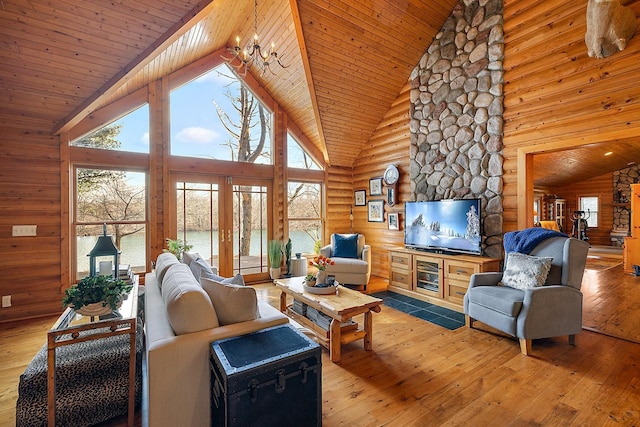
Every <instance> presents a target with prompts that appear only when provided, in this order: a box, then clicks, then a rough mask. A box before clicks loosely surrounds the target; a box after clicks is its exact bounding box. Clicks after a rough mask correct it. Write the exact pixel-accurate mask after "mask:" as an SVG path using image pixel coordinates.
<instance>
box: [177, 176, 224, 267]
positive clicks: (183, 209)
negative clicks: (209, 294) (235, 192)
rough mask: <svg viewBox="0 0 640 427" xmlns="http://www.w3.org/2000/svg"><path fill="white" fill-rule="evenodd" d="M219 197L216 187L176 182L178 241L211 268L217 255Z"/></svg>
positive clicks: (214, 264)
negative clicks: (189, 246)
mask: <svg viewBox="0 0 640 427" xmlns="http://www.w3.org/2000/svg"><path fill="white" fill-rule="evenodd" d="M218 196H219V191H218V184H207V183H189V182H178V183H177V197H176V199H177V200H176V202H177V203H176V205H177V219H178V228H177V229H178V238H179V239H181V240H183V241H185V242H186V243H188V244H190V245H192V246H193V248H192V249H191V252H197V253H199V254H200V256H202V259H204V260H205V261H207V263H209V264H210V265H212V266H217V265H218V254H219V248H218Z"/></svg>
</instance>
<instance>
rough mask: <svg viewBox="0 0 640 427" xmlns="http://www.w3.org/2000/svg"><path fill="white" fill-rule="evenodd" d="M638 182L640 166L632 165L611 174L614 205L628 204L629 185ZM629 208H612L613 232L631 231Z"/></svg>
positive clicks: (629, 195) (639, 179)
mask: <svg viewBox="0 0 640 427" xmlns="http://www.w3.org/2000/svg"><path fill="white" fill-rule="evenodd" d="M638 182H640V166H638V165H634V166H630V167H628V168H625V169H620V170H619V171H616V172H614V173H613V201H614V202H615V203H629V202H630V200H631V199H630V197H631V187H630V184H637V183H638ZM630 214H631V207H630V206H628V205H627V206H614V207H613V230H614V231H615V230H620V231H622V230H624V231H627V232H629V231H630V230H631V224H630V220H631V217H630Z"/></svg>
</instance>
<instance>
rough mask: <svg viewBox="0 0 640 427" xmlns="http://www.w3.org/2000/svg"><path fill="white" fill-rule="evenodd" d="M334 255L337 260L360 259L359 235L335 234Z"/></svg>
mask: <svg viewBox="0 0 640 427" xmlns="http://www.w3.org/2000/svg"><path fill="white" fill-rule="evenodd" d="M333 244H334V246H333V255H332V256H334V257H336V258H358V235H357V234H344V235H343V234H334V235H333Z"/></svg>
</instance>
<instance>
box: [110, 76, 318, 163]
mask: <svg viewBox="0 0 640 427" xmlns="http://www.w3.org/2000/svg"><path fill="white" fill-rule="evenodd" d="M239 84H240V83H239V81H238V80H237V79H235V78H234V77H233V75H232V73H231V72H230V71H229V70H228V68H227V67H226V65H222V66H220V67H218V68H216V69H213V70H211V71H209V72H207V73H205V74H203V75H202V76H200V77H198V78H196V79H194V80H192V81H191V82H188V83H186V84H185V85H183V86H181V87H179V88H176V89H174V90H173V91H171V94H170V105H171V107H170V108H171V110H170V117H171V118H170V132H171V155H174V156H189V157H200V158H202V157H204V158H215V159H219V160H231V153H230V148H229V147H228V146H227V145H225V144H226V143H227V141H228V139H229V134H228V132H227V131H226V129H225V128H224V126H223V125H222V122H221V121H220V118H219V117H218V113H217V112H216V103H217V104H218V106H220V108H221V109H223V110H224V111H225V112H226V113H227V114H229V115H230V116H231V117H232V120H234V121H235V122H237V121H238V119H237V116H238V114H237V112H236V111H235V109H234V108H233V106H232V104H231V101H230V100H229V98H228V97H227V96H226V95H225V94H226V93H227V92H228V91H229V90H230V91H232V93H236V92H237V90H238V89H237V87H238V85H239ZM114 124H120V125H122V128H121V131H120V134H119V135H118V138H117V139H118V140H119V141H120V142H121V143H122V146H121V148H120V149H121V150H123V151H132V152H137V153H148V152H149V106H148V105H147V104H145V105H144V106H142V107H140V108H138V109H137V110H135V111H133V112H131V113H129V114H128V115H126V116H124V117H122V118H121V119H119V120H116V121H115V122H114ZM268 139H269V145H271V143H270V139H271V135H268ZM289 139H293V138H291V136H290V135H289ZM292 143H293V144H292ZM288 145H289V147H290V150H289V166H290V167H299V168H305V165H304V161H303V152H302V150H301V149H300V147H299V146H298V145H297V142H296V141H295V140H293V141H289V144H288ZM292 145H295V149H293V150H291V148H293V147H292ZM258 163H264V161H260V160H259V161H258ZM307 167H308V166H307ZM311 169H316V170H317V169H319V168H318V167H317V165H313V166H311Z"/></svg>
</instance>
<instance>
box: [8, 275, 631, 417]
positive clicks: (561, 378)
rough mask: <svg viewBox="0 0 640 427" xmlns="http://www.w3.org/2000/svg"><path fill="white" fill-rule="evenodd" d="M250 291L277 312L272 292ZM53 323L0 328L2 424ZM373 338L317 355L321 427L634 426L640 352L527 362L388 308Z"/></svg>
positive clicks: (617, 349) (586, 349) (539, 347)
mask: <svg viewBox="0 0 640 427" xmlns="http://www.w3.org/2000/svg"><path fill="white" fill-rule="evenodd" d="M384 284H385V283H384V281H383V280H382V279H375V280H374V281H373V282H372V284H371V285H370V289H371V291H373V290H375V288H376V287H378V288H380V287H382V288H383V287H384ZM257 289H258V293H259V297H260V298H262V299H265V300H269V301H270V303H271V304H272V305H274V306H278V302H279V300H278V297H279V292H278V291H277V290H276V289H275V287H274V286H273V285H270V284H269V285H259V286H257ZM54 320H55V319H54V318H49V319H39V320H30V321H24V322H18V323H14V324H5V325H0V357H1V360H2V363H1V364H0V425H2V426H4V425H15V402H16V399H17V384H18V379H19V375H20V373H21V372H22V371H23V370H24V368H25V366H26V365H27V364H28V363H29V361H30V359H31V357H33V355H34V354H35V353H36V351H37V350H38V349H39V348H40V346H42V345H43V343H44V340H45V333H46V330H47V329H48V328H49V326H50V325H51V323H52V322H53V321H54ZM358 320H359V321H361V319H358ZM373 329H374V340H373V348H374V349H373V351H371V352H367V351H364V350H363V348H362V344H361V342H357V343H352V344H349V345H347V346H344V347H343V351H342V361H341V362H340V363H339V364H334V363H332V362H330V361H329V357H328V352H327V351H326V350H323V367H322V369H323V374H322V381H323V384H322V389H323V396H322V397H323V409H322V413H323V425H324V426H325V427H326V426H374V425H375V426H434V425H452V426H455V425H464V426H476V425H477V426H481V425H482V426H484V425H501V426H523V425H531V426H533V425H536V426H547V425H548V426H558V425H566V426H590V425H593V426H601V425H624V426H637V425H638V424H639V423H640V392H639V391H640V369H639V366H640V344H636V343H632V342H629V341H625V340H620V339H615V338H612V337H609V336H605V335H602V334H597V333H594V332H591V331H584V332H583V333H582V334H580V335H579V336H578V338H577V346H576V347H571V346H570V345H569V344H568V343H567V340H566V338H565V339H563V338H554V339H545V340H537V341H534V344H533V356H531V357H525V356H522V355H521V354H520V349H519V345H518V342H517V341H516V340H515V339H513V338H509V337H507V336H505V335H503V334H501V333H498V332H496V331H492V330H491V329H490V328H489V327H486V326H484V325H482V324H481V323H477V328H476V329H468V328H465V327H462V328H459V329H457V330H455V331H449V330H446V329H444V328H441V327H439V326H436V325H433V324H431V323H428V322H425V321H423V320H420V319H417V318H414V317H412V316H409V315H407V314H404V313H401V312H399V311H396V310H393V309H390V308H388V307H383V309H382V312H381V313H379V314H374V316H373ZM140 413H141V411H140V410H139V411H138V413H137V414H136V422H137V425H142V424H143V423H142V421H141V419H142V417H141V415H140ZM108 425H110V426H118V427H119V426H123V425H125V423H124V421H123V420H122V419H120V420H115V421H113V422H110V423H108Z"/></svg>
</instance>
